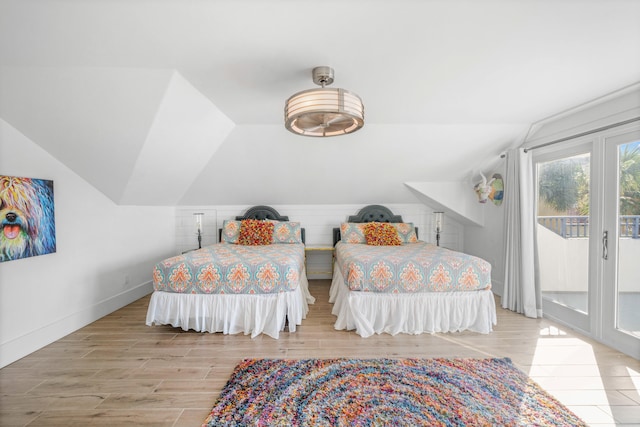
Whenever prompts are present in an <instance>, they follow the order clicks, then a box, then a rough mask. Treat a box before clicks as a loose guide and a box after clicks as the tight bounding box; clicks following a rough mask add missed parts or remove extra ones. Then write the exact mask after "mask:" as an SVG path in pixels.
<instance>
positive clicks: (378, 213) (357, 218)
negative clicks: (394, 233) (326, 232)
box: [333, 205, 418, 246]
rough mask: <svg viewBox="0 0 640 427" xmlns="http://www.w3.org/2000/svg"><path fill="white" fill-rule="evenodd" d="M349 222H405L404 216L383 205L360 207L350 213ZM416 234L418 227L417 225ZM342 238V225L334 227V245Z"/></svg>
mask: <svg viewBox="0 0 640 427" xmlns="http://www.w3.org/2000/svg"><path fill="white" fill-rule="evenodd" d="M347 222H356V223H363V222H404V221H402V216H400V215H395V214H394V213H393V212H391V210H390V209H389V208H387V207H384V206H382V205H369V206H365V207H364V208H362V209H360V210H359V211H358V213H357V214H355V215H350V216H349V218H348V219H347ZM415 230H416V236H417V235H418V227H415ZM339 240H340V227H337V228H334V229H333V246H335V245H336V243H338V241H339Z"/></svg>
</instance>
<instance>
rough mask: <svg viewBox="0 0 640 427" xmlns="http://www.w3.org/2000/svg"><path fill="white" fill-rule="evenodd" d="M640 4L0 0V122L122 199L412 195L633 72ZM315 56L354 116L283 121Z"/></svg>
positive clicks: (470, 168)
mask: <svg viewBox="0 0 640 427" xmlns="http://www.w3.org/2000/svg"><path fill="white" fill-rule="evenodd" d="M639 16H640V2H638V1H627V0H599V1H595V0H580V1H578V0H556V1H540V0H522V1H508V0H503V1H498V0H468V1H461V0H442V1H430V0H422V1H418V0H414V1H410V0H398V1H393V2H391V1H382V0H340V1H324V2H311V1H307V0H227V1H219V0H192V1H181V0H157V1H151V0H146V1H142V0H129V1H118V0H116V1H114V0H30V1H24V0H0V119H2V120H4V121H6V122H7V123H9V124H10V125H11V126H13V127H15V128H16V129H18V130H19V131H20V132H21V133H23V134H24V135H25V136H27V137H28V138H29V139H31V140H32V141H34V142H35V143H37V144H38V145H39V146H41V147H42V148H43V149H44V150H46V151H47V152H49V153H51V154H52V155H53V156H55V157H56V158H57V159H59V160H60V161H61V162H63V163H64V164H65V165H67V166H68V167H69V168H71V169H72V170H74V171H75V172H76V173H77V174H79V175H80V176H81V177H83V178H84V179H86V180H87V181H88V182H89V183H91V184H92V185H93V186H95V187H96V188H97V189H99V190H100V191H101V192H103V193H104V194H105V195H107V196H108V197H109V198H110V199H112V200H113V201H114V202H115V203H118V204H131V205H209V204H260V203H266V204H339V203H363V204H364V203H402V202H414V201H416V198H415V195H414V194H413V193H412V191H411V190H409V189H408V188H407V186H405V185H404V183H406V182H439V181H442V182H445V181H446V182H451V181H459V180H464V179H467V177H468V176H469V175H470V174H473V173H475V172H477V171H479V170H481V169H482V168H483V167H485V165H487V164H489V163H491V162H493V161H494V160H495V159H496V158H497V157H498V155H499V154H500V152H502V151H503V150H504V149H505V148H506V147H508V146H512V145H517V144H519V143H520V142H521V141H522V138H523V137H524V135H526V134H527V132H529V130H530V127H531V125H532V124H534V123H537V122H540V121H542V120H544V119H545V118H547V117H549V116H553V115H554V114H557V113H560V112H562V111H564V110H566V109H569V108H572V107H574V106H577V105H580V104H582V103H585V102H588V101H590V100H593V99H595V98H598V97H601V96H604V95H606V94H609V93H611V92H614V91H617V90H620V89H622V88H625V87H627V86H629V85H632V84H635V83H637V82H638V81H639V80H640V20H638V17H639ZM318 65H328V66H331V67H333V68H334V69H335V83H334V84H333V87H343V88H345V89H349V90H351V91H354V92H356V93H357V94H359V95H360V96H361V97H362V99H363V101H364V103H365V109H366V110H365V115H366V116H365V121H366V124H365V126H364V128H363V129H362V130H360V131H358V132H356V133H354V134H352V135H347V136H340V137H333V138H309V137H301V136H296V135H294V134H291V133H290V132H288V131H287V130H286V129H285V128H284V126H283V107H284V102H285V100H286V99H287V98H288V97H289V96H290V95H292V94H293V93H295V92H298V91H301V90H305V89H310V88H312V87H315V85H314V84H313V82H312V80H311V70H312V68H313V67H315V66H318ZM2 155H5V153H2ZM0 172H1V171H0Z"/></svg>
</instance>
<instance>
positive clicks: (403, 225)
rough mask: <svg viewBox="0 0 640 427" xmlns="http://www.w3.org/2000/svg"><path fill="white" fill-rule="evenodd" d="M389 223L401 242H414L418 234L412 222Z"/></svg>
mask: <svg viewBox="0 0 640 427" xmlns="http://www.w3.org/2000/svg"><path fill="white" fill-rule="evenodd" d="M391 225H393V226H394V227H395V229H396V230H397V231H398V236H399V237H400V240H401V241H402V243H416V242H417V241H418V234H417V233H416V228H415V227H414V226H413V223H412V222H394V223H392V224H391Z"/></svg>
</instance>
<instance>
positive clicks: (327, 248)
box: [304, 245, 335, 275]
mask: <svg viewBox="0 0 640 427" xmlns="http://www.w3.org/2000/svg"><path fill="white" fill-rule="evenodd" d="M327 251H330V252H331V271H309V270H308V269H307V252H327ZM304 252H305V253H304V268H305V270H307V275H309V274H329V275H333V265H334V263H335V252H334V248H333V246H331V245H307V246H305V248H304Z"/></svg>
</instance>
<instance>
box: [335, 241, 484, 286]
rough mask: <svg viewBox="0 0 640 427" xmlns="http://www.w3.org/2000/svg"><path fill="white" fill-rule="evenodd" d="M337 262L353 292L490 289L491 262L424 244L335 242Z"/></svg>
mask: <svg viewBox="0 0 640 427" xmlns="http://www.w3.org/2000/svg"><path fill="white" fill-rule="evenodd" d="M336 262H337V263H338V266H339V268H340V271H341V272H342V275H343V278H344V282H345V283H346V284H347V286H348V287H349V289H351V290H352V291H368V292H384V293H411V292H414V293H415V292H450V291H472V290H481V289H491V264H489V263H488V262H487V261H485V260H483V259H481V258H478V257H475V256H472V255H467V254H464V253H461V252H455V251H451V250H448V249H444V248H440V247H438V246H435V245H432V244H429V243H425V242H418V243H407V244H404V245H402V246H370V245H366V244H349V243H344V242H338V244H337V245H336Z"/></svg>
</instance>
